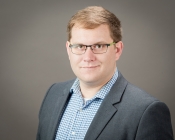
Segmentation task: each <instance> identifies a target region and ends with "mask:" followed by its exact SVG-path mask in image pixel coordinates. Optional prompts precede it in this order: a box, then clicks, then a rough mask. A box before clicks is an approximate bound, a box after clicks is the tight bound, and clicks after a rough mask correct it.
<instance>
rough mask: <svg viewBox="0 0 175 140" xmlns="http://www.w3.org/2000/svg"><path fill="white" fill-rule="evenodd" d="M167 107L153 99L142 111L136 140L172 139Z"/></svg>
mask: <svg viewBox="0 0 175 140" xmlns="http://www.w3.org/2000/svg"><path fill="white" fill-rule="evenodd" d="M173 139H174V138H173V130H172V125H171V118H170V112H169V109H168V107H167V106H166V105H165V104H164V103H162V102H160V101H154V102H153V103H151V104H150V105H149V106H148V107H147V108H146V110H145V111H144V113H143V115H142V117H141V119H140V123H139V126H138V129H137V133H136V140H173Z"/></svg>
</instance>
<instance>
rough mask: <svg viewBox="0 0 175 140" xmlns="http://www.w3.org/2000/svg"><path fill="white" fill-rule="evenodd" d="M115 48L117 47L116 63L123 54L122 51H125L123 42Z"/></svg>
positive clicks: (118, 43)
mask: <svg viewBox="0 0 175 140" xmlns="http://www.w3.org/2000/svg"><path fill="white" fill-rule="evenodd" d="M115 47H116V52H115V53H116V61H117V60H119V58H120V56H121V54H122V51H123V47H124V46H123V42H122V41H119V42H117V43H116V44H115Z"/></svg>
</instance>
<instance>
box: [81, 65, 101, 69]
mask: <svg viewBox="0 0 175 140" xmlns="http://www.w3.org/2000/svg"><path fill="white" fill-rule="evenodd" d="M96 67H99V65H97V66H83V67H81V68H87V69H92V68H96Z"/></svg>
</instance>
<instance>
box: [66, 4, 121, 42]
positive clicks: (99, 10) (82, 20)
mask: <svg viewBox="0 0 175 140" xmlns="http://www.w3.org/2000/svg"><path fill="white" fill-rule="evenodd" d="M75 24H76V25H78V26H81V27H82V28H85V29H94V28H96V27H98V26H99V25H101V24H106V25H108V26H109V30H110V34H111V38H112V39H113V40H114V42H118V41H121V40H122V34H121V22H120V20H119V19H118V18H117V17H116V16H115V15H114V14H113V13H111V12H110V11H108V10H106V9H105V8H103V7H99V6H90V7H86V8H85V9H82V10H80V11H78V12H77V13H76V14H75V15H73V16H72V18H71V19H70V21H69V23H68V25H67V33H68V40H69V41H70V39H71V31H72V28H73V27H74V26H75Z"/></svg>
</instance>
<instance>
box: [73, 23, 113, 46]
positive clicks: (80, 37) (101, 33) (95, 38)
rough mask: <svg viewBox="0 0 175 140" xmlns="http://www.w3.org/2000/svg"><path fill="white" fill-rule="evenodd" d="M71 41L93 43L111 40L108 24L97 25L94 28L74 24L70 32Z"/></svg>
mask: <svg viewBox="0 0 175 140" xmlns="http://www.w3.org/2000/svg"><path fill="white" fill-rule="evenodd" d="M71 36H72V37H71V42H75V43H86V44H94V43H96V42H106V43H108V42H111V41H112V38H111V35H110V30H109V27H108V25H103V24H102V25H99V26H98V27H96V28H94V29H85V28H83V27H81V26H74V27H73V28H72V32H71Z"/></svg>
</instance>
